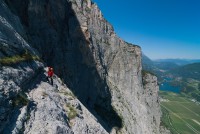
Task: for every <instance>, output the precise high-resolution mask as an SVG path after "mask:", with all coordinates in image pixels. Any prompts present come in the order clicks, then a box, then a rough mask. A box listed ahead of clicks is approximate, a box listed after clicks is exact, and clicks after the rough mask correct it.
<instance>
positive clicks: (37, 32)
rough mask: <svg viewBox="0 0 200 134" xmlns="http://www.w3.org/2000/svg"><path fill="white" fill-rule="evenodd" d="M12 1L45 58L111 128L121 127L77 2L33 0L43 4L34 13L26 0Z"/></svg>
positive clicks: (30, 36)
mask: <svg viewBox="0 0 200 134" xmlns="http://www.w3.org/2000/svg"><path fill="white" fill-rule="evenodd" d="M10 2H11V4H12V3H13V5H12V8H15V13H16V14H17V15H18V16H19V17H20V20H21V22H22V23H23V25H24V27H25V29H26V30H27V38H28V42H29V43H30V44H31V45H32V46H33V47H34V48H35V49H37V50H38V51H39V52H40V54H41V58H42V60H43V61H45V63H46V64H47V65H49V66H52V67H53V68H54V70H55V73H56V74H57V75H58V76H59V77H60V78H62V79H63V80H64V82H65V83H66V85H67V86H68V87H69V89H71V90H72V92H73V93H74V94H75V95H76V96H77V98H78V99H79V100H80V101H81V102H82V103H83V104H84V105H85V106H86V107H87V108H88V110H89V111H90V112H91V113H93V114H94V116H96V118H97V119H98V121H99V123H101V125H102V126H103V127H104V128H105V129H106V130H107V131H108V132H111V130H112V129H113V128H119V129H120V128H122V118H121V117H120V116H119V115H118V114H117V112H116V111H115V109H114V108H113V107H112V105H111V98H112V96H111V93H110V91H109V87H108V85H107V82H106V78H105V76H106V75H107V72H106V69H105V68H104V67H103V68H104V72H105V74H104V76H102V75H101V76H100V74H99V73H100V72H99V71H98V70H97V63H96V61H95V58H94V56H93V52H94V51H95V49H94V48H93V45H94V43H93V42H92V37H91V36H93V35H91V36H90V37H89V36H87V33H88V32H89V31H83V30H82V28H81V24H80V21H79V20H78V18H77V16H76V13H75V11H74V10H73V8H72V4H76V3H74V2H73V3H71V2H69V1H67V0H60V1H56V2H55V1H51V0H45V1H43V3H42V5H38V4H41V3H40V2H34V1H32V6H33V5H34V4H35V7H42V8H41V9H40V10H38V12H37V13H35V12H34V11H35V10H30V11H28V6H29V5H28V3H27V2H25V3H24V2H23V1H22V0H21V2H22V3H24V5H25V6H24V7H23V8H21V7H20V6H19V5H17V4H15V2H14V1H10ZM84 2H85V1H84ZM18 3H20V2H18ZM33 8H34V6H33ZM58 9H59V10H58ZM39 12H40V13H39ZM87 12H90V11H89V10H88V11H87ZM79 14H83V13H79ZM38 23H39V24H38ZM99 45H101V44H99ZM95 52H97V50H96V51H95ZM99 55H101V54H99ZM101 58H102V57H100V59H101ZM101 66H103V65H101Z"/></svg>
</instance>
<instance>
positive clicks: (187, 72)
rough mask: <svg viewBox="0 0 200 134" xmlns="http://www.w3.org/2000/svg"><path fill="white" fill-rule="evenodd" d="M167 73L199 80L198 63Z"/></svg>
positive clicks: (199, 70)
mask: <svg viewBox="0 0 200 134" xmlns="http://www.w3.org/2000/svg"><path fill="white" fill-rule="evenodd" d="M168 73H171V74H173V75H175V76H180V77H183V78H192V79H196V80H200V63H192V64H188V65H185V66H181V67H178V68H176V69H173V70H170V71H169V72H168Z"/></svg>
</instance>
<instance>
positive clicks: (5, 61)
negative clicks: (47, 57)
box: [0, 51, 40, 65]
mask: <svg viewBox="0 0 200 134" xmlns="http://www.w3.org/2000/svg"><path fill="white" fill-rule="evenodd" d="M32 60H40V58H39V57H38V56H36V55H32V54H30V53H29V52H28V51H25V53H23V54H22V55H14V56H10V57H4V58H1V59H0V64H2V65H13V64H17V63H20V62H24V61H32Z"/></svg>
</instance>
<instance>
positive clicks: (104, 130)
mask: <svg viewBox="0 0 200 134" xmlns="http://www.w3.org/2000/svg"><path fill="white" fill-rule="evenodd" d="M47 66H51V67H53V69H54V72H55V75H54V76H53V85H51V84H50V83H49V82H48V81H47V80H46V75H47V74H46V72H47V71H46V70H47V68H46V67H47ZM160 116H161V111H160V102H159V97H158V85H157V78H156V77H155V76H153V75H151V74H148V73H144V72H143V71H142V65H141V48H140V47H139V46H137V45H133V44H130V43H127V42H125V41H123V40H122V39H121V38H119V37H118V36H117V35H116V34H115V32H114V29H113V27H112V25H111V24H110V23H109V22H107V21H106V20H105V19H104V17H103V15H102V13H101V11H100V10H99V8H98V7H97V5H96V4H95V3H93V2H92V1H90V0H57V1H55V0H26V1H24V0H17V1H15V0H0V133H2V134H21V133H24V134H108V133H110V134H159V133H167V130H165V128H162V131H161V129H160Z"/></svg>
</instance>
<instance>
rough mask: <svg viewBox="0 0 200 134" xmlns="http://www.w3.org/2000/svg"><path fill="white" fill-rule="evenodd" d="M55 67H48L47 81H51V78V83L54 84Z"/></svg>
mask: <svg viewBox="0 0 200 134" xmlns="http://www.w3.org/2000/svg"><path fill="white" fill-rule="evenodd" d="M53 74H54V73H53V68H52V67H48V72H47V81H48V82H49V79H50V80H51V81H50V82H51V85H53Z"/></svg>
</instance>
